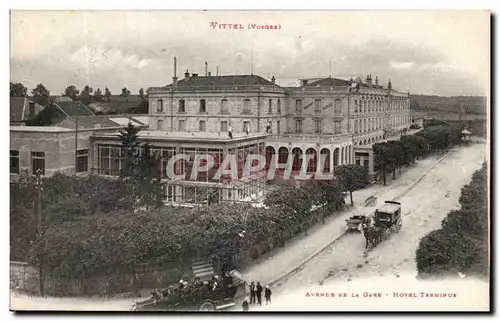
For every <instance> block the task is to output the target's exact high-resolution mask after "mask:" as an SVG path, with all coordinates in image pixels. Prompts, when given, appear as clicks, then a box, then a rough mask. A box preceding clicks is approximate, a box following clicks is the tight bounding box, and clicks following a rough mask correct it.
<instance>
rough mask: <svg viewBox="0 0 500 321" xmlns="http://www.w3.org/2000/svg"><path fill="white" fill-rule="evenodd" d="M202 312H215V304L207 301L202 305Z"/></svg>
mask: <svg viewBox="0 0 500 321" xmlns="http://www.w3.org/2000/svg"><path fill="white" fill-rule="evenodd" d="M199 310H200V311H215V304H213V302H210V301H205V302H203V303H202V304H201V305H200V309H199Z"/></svg>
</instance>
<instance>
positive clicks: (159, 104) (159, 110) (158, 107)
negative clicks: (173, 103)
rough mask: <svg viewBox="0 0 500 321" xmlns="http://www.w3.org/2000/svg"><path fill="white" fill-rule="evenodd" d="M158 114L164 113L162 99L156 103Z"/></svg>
mask: <svg viewBox="0 0 500 321" xmlns="http://www.w3.org/2000/svg"><path fill="white" fill-rule="evenodd" d="M156 112H158V113H161V112H163V100H161V99H160V100H158V101H157V102H156Z"/></svg>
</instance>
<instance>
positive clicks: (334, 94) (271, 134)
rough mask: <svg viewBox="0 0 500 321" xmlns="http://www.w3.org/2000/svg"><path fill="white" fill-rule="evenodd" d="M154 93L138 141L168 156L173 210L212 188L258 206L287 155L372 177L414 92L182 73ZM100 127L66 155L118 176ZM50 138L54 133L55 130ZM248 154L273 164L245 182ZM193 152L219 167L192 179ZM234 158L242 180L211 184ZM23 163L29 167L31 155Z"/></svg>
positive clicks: (109, 139) (402, 127)
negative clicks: (375, 150) (272, 170)
mask: <svg viewBox="0 0 500 321" xmlns="http://www.w3.org/2000/svg"><path fill="white" fill-rule="evenodd" d="M175 67H177V66H176V63H175ZM175 69H177V68H175ZM148 97H149V115H148V117H147V118H146V117H143V118H141V120H142V122H143V123H144V119H147V121H146V122H148V123H147V124H142V125H147V126H144V127H145V129H143V130H142V131H141V132H140V134H139V140H140V141H142V142H148V143H149V144H150V145H151V146H153V149H154V150H155V151H157V152H158V153H159V154H160V155H161V156H162V168H163V177H164V179H165V183H166V185H165V201H166V202H168V203H172V204H186V203H188V204H189V203H191V204H195V203H198V204H199V203H204V202H206V200H207V197H208V196H207V195H208V191H209V190H211V191H212V192H215V193H216V195H218V198H219V200H220V201H245V200H246V201H251V200H256V199H258V198H259V195H260V196H262V193H263V191H264V190H265V189H266V187H265V185H266V184H267V175H266V169H267V168H269V167H272V166H275V165H276V164H272V162H276V163H278V164H284V163H286V162H287V160H288V159H289V155H293V156H294V157H293V164H292V165H291V166H292V171H299V170H300V169H301V168H302V160H303V159H311V161H309V163H308V164H307V165H304V167H305V168H307V172H310V173H315V172H316V170H317V166H318V163H319V161H318V160H319V159H322V160H324V164H323V166H322V167H321V168H322V171H323V172H328V173H332V172H333V170H334V169H335V167H336V166H339V165H344V164H359V165H362V166H366V167H368V169H369V171H370V172H373V155H372V145H373V144H374V143H377V142H381V141H384V140H387V139H397V138H399V136H400V135H401V134H402V133H404V132H406V130H407V129H408V128H409V125H410V123H411V119H410V97H409V93H407V92H401V91H397V90H394V89H393V88H392V84H391V81H390V80H389V81H388V82H387V83H384V84H382V83H379V80H378V77H375V79H372V76H370V75H368V76H367V77H366V78H365V79H364V80H363V79H361V78H359V77H355V78H348V79H344V78H335V77H327V78H318V79H302V80H301V84H300V86H298V87H281V86H278V85H277V84H276V83H275V78H274V77H272V78H271V79H270V80H268V79H264V78H263V77H260V76H257V75H241V76H240V75H227V76H219V75H211V74H210V73H208V72H207V71H206V70H205V75H203V76H200V75H198V74H195V73H194V74H190V73H189V72H188V71H187V70H186V72H185V74H184V78H183V79H180V80H179V79H178V78H177V77H176V74H174V77H173V82H172V83H171V84H169V85H167V86H164V87H153V88H149V90H148ZM115 116H116V115H115ZM122 121H123V120H122ZM139 123H140V122H139ZM63 127H64V126H63ZM66 127H68V126H66ZM90 127H92V126H90ZM96 127H97V126H95V127H92V128H87V129H86V131H85V132H84V133H83V132H80V136H79V138H78V139H76V140H75V139H71V138H68V141H67V143H66V145H68V150H70V151H71V149H72V146H69V145H71V144H72V143H71V141H72V140H74V141H75V143H74V144H78V146H80V148H82V147H81V146H84V148H85V150H86V151H87V154H88V160H87V162H88V164H87V166H86V167H85V168H88V172H94V173H97V174H100V175H109V176H116V175H118V174H119V172H120V169H121V164H122V157H121V155H120V139H119V136H118V131H117V129H116V126H115V128H111V127H110V128H108V129H106V128H101V127H99V128H96ZM59 128H60V131H62V132H63V134H61V133H59V136H61V135H69V137H71V133H70V132H68V131H71V130H73V131H75V129H74V127H73V128H71V126H69V127H68V128H61V127H59ZM40 130H42V129H40ZM33 131H36V130H35V129H34V128H33V129H31V130H30V132H33ZM229 131H231V132H232V138H230V137H229V134H228V133H229ZM50 132H51V133H55V132H57V130H56V129H55V128H52V130H51V131H50ZM11 135H12V138H11V154H12V150H13V149H14V151H15V152H16V150H15V149H16V148H17V149H22V148H23V147H16V146H15V145H16V142H15V138H16V137H17V136H19V137H26V135H27V134H26V133H23V127H17V128H14V129H13V128H12V127H11ZM59 136H58V137H59ZM13 139H14V141H13ZM76 142H77V143H76ZM23 146H26V144H24V145H23ZM73 149H74V151H73V153H75V155H76V153H83V152H81V151H79V150H78V151H77V149H78V148H77V147H73ZM36 152H37V153H40V152H42V151H36ZM49 153H50V151H49ZM251 153H258V154H261V155H265V156H266V159H267V167H266V168H265V169H264V170H263V171H261V172H258V173H253V174H252V175H250V176H247V175H245V176H244V175H242V173H241V171H242V169H243V165H241V164H243V163H244V162H245V160H246V157H247V155H248V154H251ZM17 154H18V155H19V150H18V151H17ZM25 154H26V155H28V154H29V153H25ZM31 154H32V155H33V151H31ZM176 154H187V155H190V158H189V160H181V161H178V162H177V163H176V167H175V170H176V171H177V172H184V173H186V178H185V179H184V180H180V181H179V180H176V181H172V180H169V178H168V177H167V166H166V165H167V162H168V160H169V159H170V158H171V157H173V156H174V155H176ZM196 154H211V155H212V156H213V157H214V163H215V166H214V168H212V169H211V170H208V171H207V172H205V173H198V174H197V175H194V176H195V177H192V175H191V168H192V164H193V162H194V161H195V158H196ZM228 154H234V155H235V157H236V158H237V160H238V162H239V165H240V166H239V167H238V168H239V176H238V178H237V179H235V178H234V177H233V178H232V179H227V178H226V177H222V178H220V179H214V172H215V171H217V168H218V166H219V165H220V163H221V162H222V161H223V159H224V158H225V157H226V155H228ZM38 155H40V154H38ZM306 155H309V156H308V157H307V158H305V156H306ZM54 159H55V158H54ZM21 163H23V164H25V165H26V167H27V168H30V165H29V164H28V163H30V160H29V159H26V160H24V161H22V162H21ZM69 163H71V162H69ZM31 165H32V166H31V167H33V166H34V165H33V164H31ZM77 166H78V164H75V166H73V169H72V170H71V169H70V168H71V166H70V165H68V164H66V166H64V168H65V171H66V172H68V173H69V172H71V171H73V172H74V171H75V169H76V167H77ZM45 167H47V169H48V170H49V169H50V168H52V169H54V170H55V169H57V167H58V165H57V164H54V165H52V166H51V165H49V164H47V163H44V170H45ZM11 168H12V166H11ZM33 168H34V167H33ZM11 172H12V170H11ZM49 172H50V170H49Z"/></svg>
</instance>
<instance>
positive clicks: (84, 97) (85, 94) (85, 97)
mask: <svg viewBox="0 0 500 321" xmlns="http://www.w3.org/2000/svg"><path fill="white" fill-rule="evenodd" d="M93 91H94V90H93V89H92V87H90V86H89V85H86V86H85V87H83V90H82V92H81V93H80V101H81V102H82V103H83V104H85V105H88V104H89V103H90V102H91V99H92V96H91V94H92V92H93Z"/></svg>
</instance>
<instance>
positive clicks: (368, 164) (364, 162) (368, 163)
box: [363, 159, 370, 168]
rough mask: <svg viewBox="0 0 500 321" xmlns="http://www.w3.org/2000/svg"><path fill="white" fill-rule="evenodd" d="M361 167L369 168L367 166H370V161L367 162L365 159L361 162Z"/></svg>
mask: <svg viewBox="0 0 500 321" xmlns="http://www.w3.org/2000/svg"><path fill="white" fill-rule="evenodd" d="M363 166H364V167H366V168H369V166H370V161H369V160H368V159H365V160H364V161H363Z"/></svg>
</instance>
